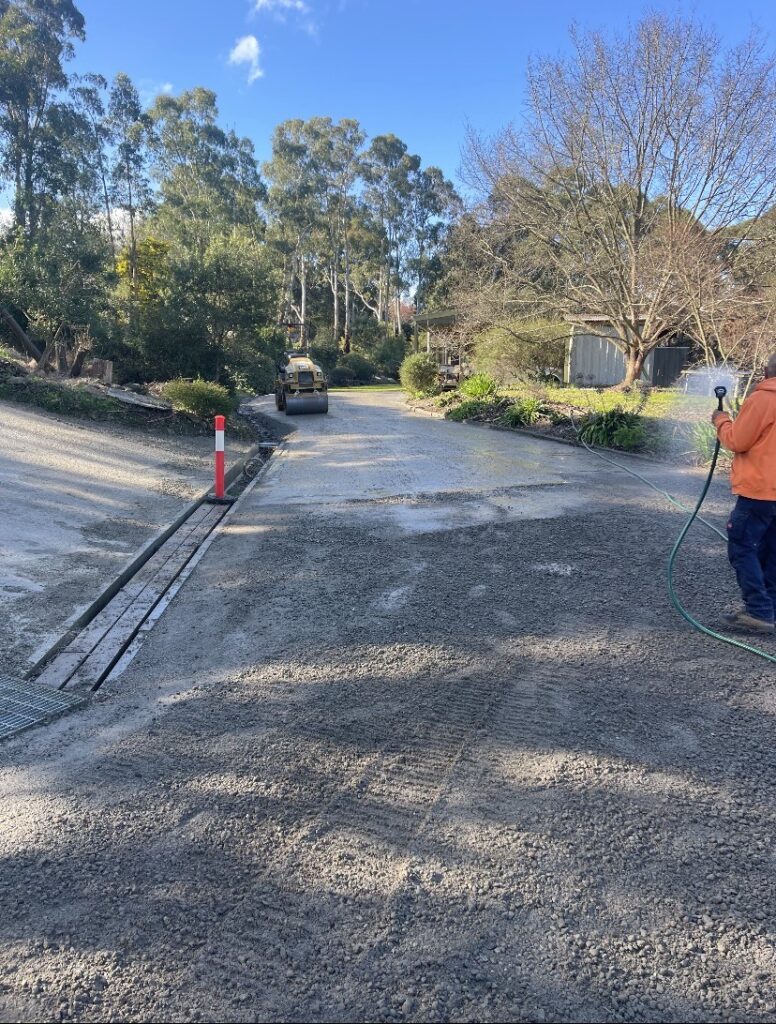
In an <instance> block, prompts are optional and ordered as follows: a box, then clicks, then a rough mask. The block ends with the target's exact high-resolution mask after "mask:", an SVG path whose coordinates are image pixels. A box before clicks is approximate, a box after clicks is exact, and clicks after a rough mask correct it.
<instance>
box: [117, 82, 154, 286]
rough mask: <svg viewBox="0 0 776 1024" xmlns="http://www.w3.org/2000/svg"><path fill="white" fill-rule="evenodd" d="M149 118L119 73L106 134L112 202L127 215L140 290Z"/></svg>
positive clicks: (132, 269) (133, 279)
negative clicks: (110, 155) (140, 223)
mask: <svg viewBox="0 0 776 1024" xmlns="http://www.w3.org/2000/svg"><path fill="white" fill-rule="evenodd" d="M150 128H151V122H150V118H149V117H148V116H147V115H146V114H145V113H144V111H143V108H142V105H141V103H140V97H139V95H138V92H137V89H136V88H135V86H134V84H133V82H132V80H131V79H130V77H129V76H128V75H126V74H124V73H123V72H119V74H117V75H116V77H115V78H114V80H113V83H112V84H111V88H110V98H109V103H108V122H107V131H108V133H109V139H110V141H111V142H112V143H113V147H114V148H113V161H112V165H111V169H110V199H111V201H112V203H113V204H114V206H115V207H116V209H118V210H121V211H122V213H123V214H124V220H125V224H126V228H127V230H128V232H129V263H128V266H129V282H130V291H131V293H132V295H133V296H134V294H135V292H136V289H137V262H138V260H137V221H138V217H139V216H140V215H142V214H143V213H144V212H145V211H147V210H148V208H149V206H150V204H151V198H152V194H151V182H150V178H149V175H148V160H149V151H148V145H149V140H150Z"/></svg>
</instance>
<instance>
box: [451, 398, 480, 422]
mask: <svg viewBox="0 0 776 1024" xmlns="http://www.w3.org/2000/svg"><path fill="white" fill-rule="evenodd" d="M490 408H491V405H490V403H489V402H483V401H482V400H481V399H479V398H467V400H466V401H465V402H461V404H460V405H456V406H455V408H453V409H448V410H447V412H446V413H445V419H448V420H454V421H455V422H456V423H462V422H463V421H464V420H471V419H474V418H475V417H476V416H484V415H485V413H486V412H487V411H488V410H489V409H490Z"/></svg>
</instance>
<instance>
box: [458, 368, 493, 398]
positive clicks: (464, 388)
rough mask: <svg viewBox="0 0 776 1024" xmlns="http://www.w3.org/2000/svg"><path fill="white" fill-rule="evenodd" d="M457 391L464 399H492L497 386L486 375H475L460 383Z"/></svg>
mask: <svg viewBox="0 0 776 1024" xmlns="http://www.w3.org/2000/svg"><path fill="white" fill-rule="evenodd" d="M458 390H459V391H460V392H461V394H462V395H464V396H465V397H466V398H493V397H494V396H495V394H496V391H497V390H498V385H497V384H496V382H495V380H493V378H492V377H489V376H488V374H487V373H475V374H473V375H472V376H471V377H467V378H466V380H464V381H462V382H461V386H460V387H459V389H458Z"/></svg>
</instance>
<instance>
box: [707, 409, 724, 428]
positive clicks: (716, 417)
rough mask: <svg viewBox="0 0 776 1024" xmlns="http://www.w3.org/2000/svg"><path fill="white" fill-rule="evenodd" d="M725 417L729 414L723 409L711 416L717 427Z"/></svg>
mask: <svg viewBox="0 0 776 1024" xmlns="http://www.w3.org/2000/svg"><path fill="white" fill-rule="evenodd" d="M723 416H727V413H726V412H723V410H722V409H715V410H714V412H713V413H712V414H711V422H712V423H713V424H714V426H715V427H716V425H717V423H718V422H719V420H720V419H721V418H722V417H723Z"/></svg>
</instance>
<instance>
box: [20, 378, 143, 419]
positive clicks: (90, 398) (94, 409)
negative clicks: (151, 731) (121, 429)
mask: <svg viewBox="0 0 776 1024" xmlns="http://www.w3.org/2000/svg"><path fill="white" fill-rule="evenodd" d="M0 398H4V399H6V400H7V401H10V402H19V403H21V404H22V405H34V406H36V407H37V408H38V409H45V410H46V411H47V412H56V413H61V414H62V415H64V416H81V417H83V418H85V419H95V420H118V419H124V418H125V414H124V410H123V409H122V408H121V407H120V406H119V403H118V402H114V401H113V400H112V399H110V398H100V397H99V396H98V395H93V394H91V393H90V392H89V391H86V390H84V389H83V388H76V387H67V386H63V385H61V384H56V383H54V382H52V381H47V380H44V379H42V378H40V377H33V376H30V377H25V378H24V380H14V381H11V380H8V378H6V379H5V380H0Z"/></svg>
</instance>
